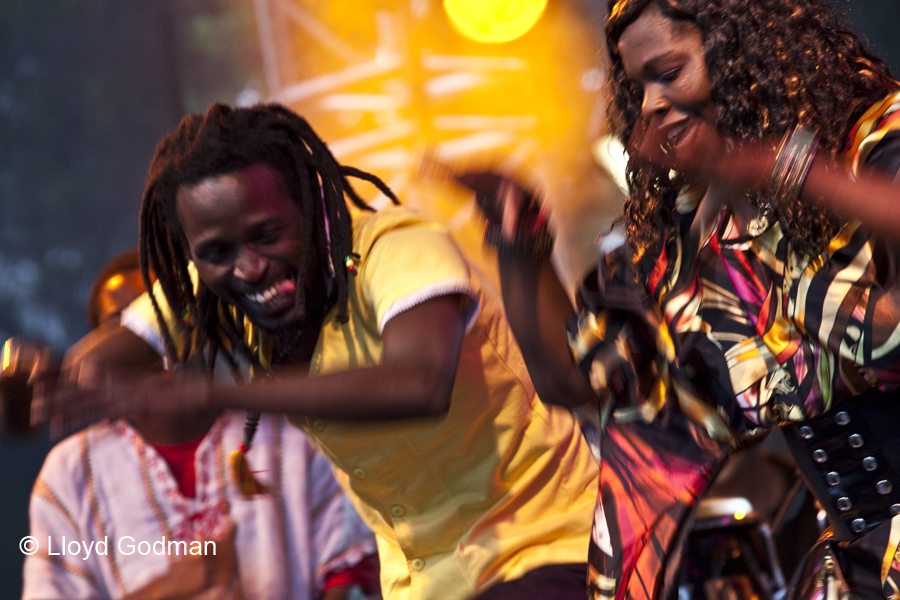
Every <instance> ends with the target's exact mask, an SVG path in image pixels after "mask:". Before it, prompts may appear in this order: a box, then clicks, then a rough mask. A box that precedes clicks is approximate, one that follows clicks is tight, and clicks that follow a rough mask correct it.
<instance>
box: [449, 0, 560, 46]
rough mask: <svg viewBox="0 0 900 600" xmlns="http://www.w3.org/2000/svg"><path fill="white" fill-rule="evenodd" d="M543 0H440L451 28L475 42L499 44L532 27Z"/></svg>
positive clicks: (539, 13) (541, 10)
mask: <svg viewBox="0 0 900 600" xmlns="http://www.w3.org/2000/svg"><path fill="white" fill-rule="evenodd" d="M546 6H547V0H444V10H446V11H447V14H448V15H449V16H450V22H451V23H452V24H453V27H454V28H455V29H456V30H457V31H458V32H459V33H461V34H462V35H464V36H466V37H467V38H469V39H473V40H475V41H477V42H483V43H487V44H501V43H503V42H509V41H512V40H514V39H516V38H518V37H521V36H523V35H525V33H526V32H527V31H528V30H529V29H531V28H532V27H534V24H535V23H537V21H538V19H540V18H541V14H542V13H543V12H544V8H545V7H546Z"/></svg>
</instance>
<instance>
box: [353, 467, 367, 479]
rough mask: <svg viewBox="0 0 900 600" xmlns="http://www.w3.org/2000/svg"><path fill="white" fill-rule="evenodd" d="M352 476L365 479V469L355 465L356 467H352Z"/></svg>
mask: <svg viewBox="0 0 900 600" xmlns="http://www.w3.org/2000/svg"><path fill="white" fill-rule="evenodd" d="M353 476H354V477H356V478H357V479H365V478H366V471H365V469H360V468H359V467H357V468H355V469H353Z"/></svg>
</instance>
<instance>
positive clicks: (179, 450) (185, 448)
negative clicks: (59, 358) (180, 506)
mask: <svg viewBox="0 0 900 600" xmlns="http://www.w3.org/2000/svg"><path fill="white" fill-rule="evenodd" d="M204 437H206V434H204V435H201V436H200V437H198V438H197V439H195V440H191V441H189V442H184V443H182V444H174V445H172V446H164V445H161V444H151V446H153V447H154V448H155V449H156V451H157V452H158V453H159V455H160V456H162V457H163V459H164V460H165V461H166V464H168V465H169V471H170V472H171V473H172V476H173V477H175V481H176V482H177V483H178V491H179V492H181V495H182V496H184V497H185V498H195V497H196V496H197V470H196V468H195V466H194V456H195V455H196V454H197V448H198V447H199V446H200V442H202V441H203V438H204ZM378 570H379V566H378V556H377V555H375V554H370V555H369V556H367V557H366V558H364V559H363V560H362V561H360V562H359V563H357V564H355V565H354V566H352V567H350V568H349V569H344V570H342V571H332V572H329V573H328V574H327V575H325V584H324V586H323V587H322V591H323V592H324V591H326V590H329V589H331V588H333V587H337V586H340V585H348V586H350V585H358V586H360V587H361V588H363V590H364V591H365V592H366V594H373V593H375V591H377V590H378V586H379V583H378Z"/></svg>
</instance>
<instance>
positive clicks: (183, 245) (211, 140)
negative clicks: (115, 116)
mask: <svg viewBox="0 0 900 600" xmlns="http://www.w3.org/2000/svg"><path fill="white" fill-rule="evenodd" d="M260 164H264V165H266V166H268V167H270V168H271V169H273V170H274V171H276V172H277V173H279V174H281V176H282V178H283V180H284V182H285V185H286V186H287V189H288V192H289V193H290V195H291V197H292V198H293V199H294V201H295V202H296V203H297V205H298V206H299V207H300V211H301V213H302V214H303V216H304V219H303V231H302V236H303V239H302V249H301V254H300V263H299V268H298V271H299V272H298V273H297V274H296V283H297V290H298V293H297V299H296V301H297V304H298V307H299V308H300V309H301V312H300V314H301V317H302V316H305V315H306V306H305V298H304V293H303V290H304V286H303V285H302V283H301V282H303V281H305V277H306V273H307V271H308V270H309V269H310V268H322V266H321V265H315V266H314V267H311V266H310V265H309V264H308V263H309V262H310V261H309V258H310V256H311V254H312V252H311V249H312V247H313V246H312V245H313V244H315V245H316V248H317V251H318V256H319V257H323V259H324V257H327V256H330V258H331V263H332V265H333V266H334V271H335V272H334V286H335V290H336V297H335V298H333V299H331V300H330V301H332V302H334V303H335V304H337V307H338V317H337V318H338V320H339V321H341V322H346V321H347V301H348V282H347V277H348V273H347V270H346V269H345V268H344V267H345V259H346V257H348V256H350V255H352V252H353V249H352V245H353V239H352V220H351V215H350V212H349V210H348V206H347V202H346V200H345V196H346V197H349V198H350V200H351V201H352V202H353V204H354V205H355V206H356V207H357V208H359V209H361V210H368V211H371V210H372V208H371V207H370V206H369V205H368V204H366V203H365V202H364V201H363V200H362V199H361V198H360V197H359V195H358V194H357V193H356V192H355V191H354V189H353V187H352V186H351V185H350V183H349V181H348V179H347V177H348V176H352V177H356V178H359V179H363V180H365V181H368V182H370V183H372V184H374V185H375V186H376V187H377V188H378V189H379V190H380V191H381V192H382V193H384V194H385V195H386V196H387V197H388V198H390V199H391V201H392V202H393V203H394V204H398V201H397V198H396V196H394V194H393V192H391V190H390V189H388V187H387V186H386V185H385V184H384V183H383V182H382V181H381V180H380V179H378V178H377V177H375V176H374V175H371V174H369V173H365V172H363V171H360V170H358V169H355V168H352V167H347V166H343V165H340V164H338V163H337V161H336V160H335V158H334V156H333V155H332V154H331V152H330V151H329V150H328V148H327V147H326V145H325V143H324V142H322V140H320V139H319V137H318V136H317V135H316V133H315V132H314V131H313V130H312V128H311V127H310V125H309V123H307V122H306V121H305V120H304V119H303V118H302V117H300V116H298V115H297V114H295V113H293V112H292V111H290V110H288V109H287V108H285V107H283V106H281V105H277V104H267V105H257V106H253V107H250V108H231V107H229V106H226V105H223V104H218V103H216V104H213V105H211V106H210V107H209V108H208V109H207V111H206V113H205V114H199V113H198V114H191V115H188V116H186V117H185V118H184V119H182V121H181V123H180V124H179V126H178V128H177V129H176V130H174V131H173V132H171V133H170V134H168V135H167V136H166V137H164V138H163V139H162V140H161V141H160V143H159V144H158V146H157V148H156V154H155V156H154V158H153V161H152V163H151V166H150V173H149V176H148V180H147V185H146V188H145V191H144V195H143V201H142V204H141V215H140V225H141V232H140V245H139V250H140V259H141V272H142V274H143V277H144V283H145V284H146V285H147V289H152V281H151V273H155V275H156V277H157V279H158V281H159V284H160V286H161V289H162V292H163V295H164V296H165V299H166V302H167V303H168V305H169V307H170V308H171V311H172V319H173V321H174V326H175V327H176V328H177V330H178V331H179V333H180V334H181V337H182V338H183V340H184V343H183V345H182V346H181V348H180V351H179V349H177V348H176V345H175V343H174V341H173V338H172V335H171V334H170V332H169V329H168V328H167V327H166V325H165V319H164V316H163V312H162V310H161V307H160V304H159V302H157V299H156V298H155V296H154V295H153V294H151V299H152V301H153V306H154V310H155V311H156V316H157V319H158V321H159V323H160V327H161V329H162V332H163V336H164V339H165V344H166V351H167V354H168V355H169V359H170V360H172V361H173V362H174V363H175V364H177V363H183V362H186V361H187V360H188V359H189V358H190V357H191V354H192V351H193V350H194V349H196V350H200V351H203V355H204V356H205V357H206V367H207V368H208V369H209V370H210V371H211V370H212V366H213V364H214V362H215V359H216V356H217V355H218V354H219V353H220V352H221V353H223V354H224V356H225V357H226V358H227V360H228V361H229V362H230V364H231V365H232V367H233V368H236V365H237V362H236V358H237V356H236V354H235V353H239V354H241V355H243V356H244V357H245V358H246V359H247V360H249V361H250V364H253V365H257V366H258V365H259V362H258V359H257V358H256V357H255V355H254V354H253V353H252V352H251V351H250V349H249V348H248V347H247V345H246V343H245V342H244V315H243V314H241V312H240V311H239V310H237V309H236V308H235V307H233V306H230V305H227V304H226V303H224V302H222V301H221V300H220V299H219V298H218V297H216V296H215V294H213V293H212V292H211V291H210V290H209V288H207V287H206V286H205V285H204V284H203V282H202V281H200V282H198V284H197V286H196V291H195V286H194V282H193V281H192V279H191V276H190V273H189V271H188V265H189V263H190V258H189V255H190V252H189V249H188V245H187V240H186V238H185V235H184V231H183V230H182V227H181V224H180V222H179V220H178V217H177V214H176V206H175V204H176V194H177V192H178V190H179V188H181V187H182V186H192V185H195V184H197V183H199V182H201V181H202V180H204V179H207V178H210V177H218V176H221V175H226V174H229V173H234V172H236V171H240V170H243V169H246V168H248V167H252V166H255V165H260Z"/></svg>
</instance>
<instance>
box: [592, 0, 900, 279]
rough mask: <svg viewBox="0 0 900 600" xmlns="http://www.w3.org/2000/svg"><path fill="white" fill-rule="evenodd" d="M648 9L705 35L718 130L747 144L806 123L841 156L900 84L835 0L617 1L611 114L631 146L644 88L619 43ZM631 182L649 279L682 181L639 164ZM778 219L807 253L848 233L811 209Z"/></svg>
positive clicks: (632, 231)
mask: <svg viewBox="0 0 900 600" xmlns="http://www.w3.org/2000/svg"><path fill="white" fill-rule="evenodd" d="M648 6H656V7H657V8H658V9H659V10H660V12H661V13H662V14H663V15H666V16H668V17H670V18H672V19H675V20H679V21H688V22H690V23H692V24H694V25H695V26H696V27H697V28H698V29H699V30H700V33H701V35H702V39H703V48H704V56H705V59H706V65H707V70H708V73H709V77H710V79H711V84H712V89H711V99H712V102H713V104H714V106H715V107H716V109H717V111H718V120H717V127H718V128H719V129H721V130H722V131H724V132H726V133H728V134H731V135H732V136H735V137H737V138H740V139H745V140H751V139H757V140H758V139H762V138H769V137H774V138H778V137H781V136H782V135H784V133H785V132H787V131H788V130H789V129H791V128H793V127H795V126H797V125H803V126H808V127H811V128H814V129H815V130H817V131H818V133H819V135H820V136H821V140H820V145H819V150H818V151H819V152H822V153H827V154H830V155H831V156H837V155H838V154H839V153H840V152H841V151H842V149H843V148H844V147H845V146H846V142H847V138H848V135H849V132H850V130H851V128H852V127H853V125H854V123H855V121H856V120H857V119H858V117H859V116H860V115H861V111H862V110H864V109H865V108H867V107H868V106H869V105H870V104H872V103H873V102H875V101H876V100H880V99H882V98H883V97H884V96H886V95H887V93H888V92H889V91H890V90H892V89H895V88H896V87H897V86H898V84H897V82H896V81H895V80H894V79H893V78H892V77H891V74H890V70H889V68H888V67H887V65H886V63H885V62H884V61H883V60H881V59H880V58H878V57H876V56H875V55H873V54H872V53H871V52H870V51H869V49H868V46H867V44H866V42H865V41H864V40H862V39H861V38H860V37H859V36H858V35H856V34H855V33H853V32H852V30H851V28H850V26H849V23H848V22H847V19H846V17H844V16H843V15H841V14H840V13H839V12H837V11H836V10H835V9H834V7H832V6H831V4H830V3H829V1H828V0H753V1H752V2H747V0H609V15H610V16H609V19H608V21H607V24H606V43H607V50H608V52H609V58H610V74H609V91H610V95H611V97H610V103H609V109H608V116H609V120H610V126H611V128H612V131H613V133H614V134H615V135H616V136H617V137H618V138H619V140H621V141H622V142H623V143H624V144H627V143H628V141H629V139H630V138H631V135H632V132H633V131H634V129H635V126H636V125H637V124H638V119H640V118H641V101H642V95H643V92H642V90H641V89H640V88H639V87H637V86H635V85H634V84H632V83H631V82H629V80H628V78H627V77H626V75H625V70H624V67H623V65H622V58H621V56H620V55H619V52H618V41H619V38H620V36H621V35H622V32H623V31H624V30H625V29H626V28H627V27H628V26H629V25H631V24H632V23H634V21H635V20H637V18H638V17H639V16H640V15H641V13H642V12H643V11H644V10H645V9H646V8H647V7H648ZM626 177H627V181H628V185H629V190H630V192H629V197H628V199H627V200H626V202H625V209H624V214H623V218H624V222H625V229H626V234H627V236H628V239H629V241H630V242H631V244H632V246H633V248H634V250H635V256H634V260H635V263H636V266H637V268H638V273H639V274H646V271H647V270H648V269H649V268H652V261H653V260H654V259H655V255H656V254H658V252H659V251H660V248H659V244H660V243H662V241H663V239H664V238H665V237H668V238H672V237H674V234H675V231H676V228H677V226H678V225H677V222H676V221H677V215H676V212H675V210H674V205H675V200H676V197H677V195H678V193H679V190H680V188H681V184H682V182H681V181H680V178H679V177H678V176H677V175H676V176H675V177H670V173H669V172H668V170H663V169H658V168H653V167H648V166H644V165H641V164H638V162H637V161H629V164H628V167H627V173H626ZM775 216H776V217H777V219H778V220H779V222H780V223H781V227H782V229H783V231H784V234H785V236H786V238H787V239H788V241H789V242H790V243H791V245H792V248H793V250H794V252H795V253H796V254H797V255H798V256H803V255H815V254H817V253H818V252H820V251H821V250H822V249H823V248H824V247H825V246H826V245H827V243H828V241H829V240H830V239H831V238H832V237H833V236H834V235H835V234H836V233H837V231H838V229H839V228H840V223H839V222H838V221H837V220H836V219H835V218H834V217H833V216H832V215H830V214H828V213H826V212H825V210H824V209H821V208H819V207H816V206H814V205H812V204H808V203H800V202H797V203H793V205H791V206H775ZM667 234H668V235H667Z"/></svg>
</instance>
